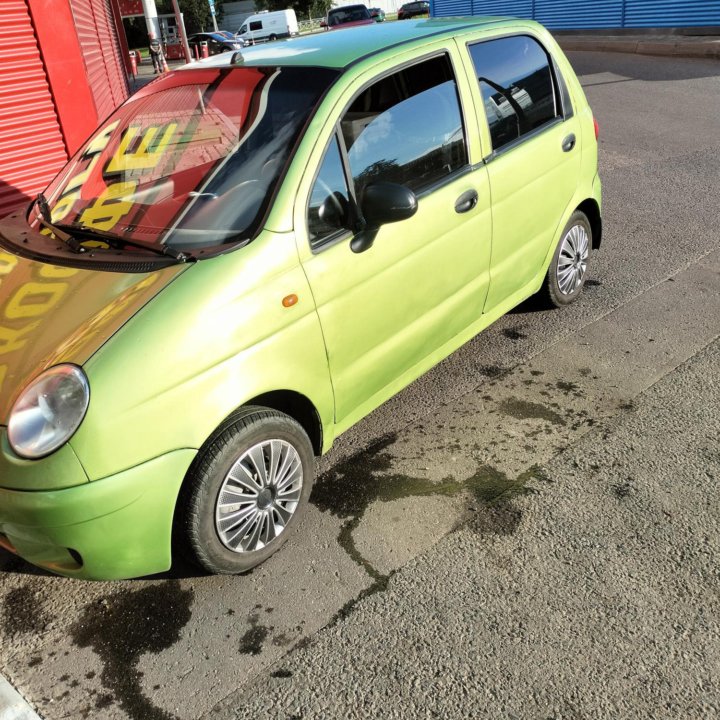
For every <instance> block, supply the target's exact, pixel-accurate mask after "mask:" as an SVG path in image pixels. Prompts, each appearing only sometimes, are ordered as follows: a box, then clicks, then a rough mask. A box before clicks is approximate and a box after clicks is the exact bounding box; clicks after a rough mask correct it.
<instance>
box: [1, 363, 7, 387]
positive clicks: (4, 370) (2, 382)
mask: <svg viewBox="0 0 720 720" xmlns="http://www.w3.org/2000/svg"><path fill="white" fill-rule="evenodd" d="M6 375H7V365H0V393H2V386H3V384H4V383H5V376H6Z"/></svg>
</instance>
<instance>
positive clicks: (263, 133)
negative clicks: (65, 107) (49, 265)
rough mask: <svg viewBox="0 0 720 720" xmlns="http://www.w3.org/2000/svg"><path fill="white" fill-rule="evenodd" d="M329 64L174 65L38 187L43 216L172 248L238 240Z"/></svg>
mask: <svg viewBox="0 0 720 720" xmlns="http://www.w3.org/2000/svg"><path fill="white" fill-rule="evenodd" d="M338 75H339V72H338V71H336V70H330V69H327V68H308V67H245V68H243V67H219V68H203V69H197V70H194V69H193V70H180V71H176V72H174V73H171V74H169V75H168V76H167V77H165V78H163V79H161V80H158V81H156V83H153V85H152V86H149V87H148V88H147V89H145V90H141V91H140V92H139V93H137V94H136V95H134V96H133V97H132V98H131V99H130V100H129V101H128V102H126V103H125V104H124V105H122V106H121V107H120V108H118V110H117V111H116V112H115V113H114V114H113V115H112V116H111V117H110V118H109V119H108V120H107V122H106V123H105V124H104V125H103V126H102V127H101V129H100V130H99V131H98V132H97V133H96V134H95V135H94V136H93V138H92V139H91V140H90V141H89V142H88V143H87V144H86V146H85V147H83V148H82V149H81V150H80V152H79V153H78V154H77V155H76V156H75V157H74V158H73V160H72V161H71V162H70V163H69V164H68V165H67V167H66V169H65V171H64V172H63V173H61V175H60V176H58V178H57V179H56V180H55V181H54V182H53V183H52V185H51V186H50V187H49V188H48V190H47V191H46V196H47V198H48V201H49V204H50V209H51V214H52V219H53V221H54V222H55V223H58V224H62V225H65V226H69V228H70V229H72V228H73V227H76V228H77V227H80V226H82V227H85V228H88V229H91V230H93V229H94V230H100V231H104V232H111V233H112V234H114V235H116V236H117V237H118V238H120V239H127V240H135V241H142V242H144V243H157V244H163V243H165V244H168V245H171V246H174V247H183V248H193V247H213V246H218V245H222V244H224V243H228V242H235V241H239V240H246V239H250V238H252V237H254V236H255V234H256V233H257V232H258V231H259V229H260V227H261V221H262V220H263V218H264V215H265V211H266V210H267V208H268V206H269V204H270V201H271V199H272V196H273V194H274V191H275V188H276V186H277V183H278V182H279V180H280V178H281V177H282V176H283V174H284V172H285V168H286V167H287V165H288V163H289V162H290V160H291V158H292V155H293V150H294V148H295V146H296V143H297V140H298V137H299V136H300V133H301V132H302V130H303V128H304V127H305V125H306V123H307V121H308V119H309V117H310V116H311V114H312V113H313V112H314V109H315V108H316V107H317V104H318V102H319V101H320V99H321V97H322V96H323V95H324V93H325V91H326V90H327V89H328V88H329V87H330V85H331V84H332V83H333V82H334V81H335V79H336V78H337V77H338Z"/></svg>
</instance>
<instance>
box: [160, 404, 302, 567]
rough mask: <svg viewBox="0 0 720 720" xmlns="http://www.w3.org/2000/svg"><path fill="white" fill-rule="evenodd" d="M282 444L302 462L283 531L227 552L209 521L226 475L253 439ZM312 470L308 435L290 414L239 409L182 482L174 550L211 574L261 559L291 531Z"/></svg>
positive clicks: (228, 549)
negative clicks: (248, 547)
mask: <svg viewBox="0 0 720 720" xmlns="http://www.w3.org/2000/svg"><path fill="white" fill-rule="evenodd" d="M269 440H280V441H284V442H285V443H288V444H289V445H290V446H292V448H294V450H295V451H296V452H297V455H298V456H299V459H300V462H301V465H302V488H301V494H300V499H299V501H298V503H297V506H296V508H295V510H294V512H293V513H292V515H291V517H290V519H289V520H288V521H287V523H286V525H285V527H284V529H283V530H282V531H281V532H280V533H279V534H278V535H277V536H276V537H275V538H274V539H272V540H270V541H269V542H268V543H267V544H266V545H265V546H264V547H262V548H260V549H257V550H244V551H241V552H238V551H234V550H231V549H230V548H229V547H228V546H227V545H226V544H225V543H224V542H223V541H222V540H221V537H220V533H219V532H218V529H217V527H216V523H215V511H216V503H217V502H218V499H219V493H220V489H221V488H222V486H223V483H224V481H225V478H226V476H227V475H228V473H229V471H230V469H231V468H232V467H233V465H235V463H236V461H237V460H238V459H239V458H241V457H242V456H243V455H244V453H246V452H247V451H248V450H250V449H251V448H253V447H255V446H256V445H257V444H258V443H262V442H265V441H269ZM314 474H315V458H314V454H313V448H312V444H311V442H310V438H308V436H307V433H306V432H305V430H303V428H302V427H301V426H300V424H299V423H297V422H296V421H295V420H293V418H291V417H289V416H288V415H285V414H284V413H280V412H277V411H275V410H270V409H267V408H261V407H245V408H242V409H241V410H240V411H238V412H237V413H236V414H235V415H233V416H232V417H231V418H229V419H228V421H227V422H226V423H225V424H224V425H223V427H221V428H220V430H219V432H218V433H217V434H216V435H215V436H214V437H213V438H212V439H211V440H210V441H209V442H208V443H207V444H206V445H205V446H204V447H203V448H202V449H201V450H200V452H199V453H198V456H197V458H196V459H195V461H194V462H193V464H192V466H191V467H190V470H189V471H188V474H187V477H186V478H185V482H184V483H183V487H182V490H181V491H180V496H179V498H178V504H177V508H176V511H175V522H174V533H173V534H174V541H175V546H176V549H177V550H179V551H180V552H181V553H182V554H183V555H184V556H185V557H186V558H187V559H188V560H190V561H191V562H193V563H194V564H196V565H199V566H200V567H202V568H204V569H205V570H207V571H208V572H211V573H220V574H236V573H243V572H247V571H248V570H251V569H252V568H254V567H256V566H257V565H259V564H260V563H262V562H264V561H265V560H267V559H268V558H269V557H270V556H271V555H273V554H274V553H275V552H276V551H277V550H279V549H280V547H282V545H283V544H284V543H285V542H286V541H287V540H288V539H289V537H290V535H292V534H294V532H295V526H296V525H297V522H298V520H299V519H300V517H301V516H302V514H303V512H304V511H305V508H306V506H307V503H308V498H309V497H310V492H311V490H312V485H313V479H314Z"/></svg>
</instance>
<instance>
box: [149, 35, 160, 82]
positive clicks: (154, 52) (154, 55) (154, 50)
mask: <svg viewBox="0 0 720 720" xmlns="http://www.w3.org/2000/svg"><path fill="white" fill-rule="evenodd" d="M149 50H150V59H151V60H152V64H153V70H154V71H155V74H156V75H159V74H161V73H162V72H163V52H162V45H161V44H160V41H159V40H158V39H157V38H155V37H153V38H150V46H149Z"/></svg>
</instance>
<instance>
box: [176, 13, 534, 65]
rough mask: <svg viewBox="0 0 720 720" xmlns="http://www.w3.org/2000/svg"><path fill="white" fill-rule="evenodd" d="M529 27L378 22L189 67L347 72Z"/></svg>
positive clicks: (496, 22)
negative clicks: (390, 53)
mask: <svg viewBox="0 0 720 720" xmlns="http://www.w3.org/2000/svg"><path fill="white" fill-rule="evenodd" d="M528 22H529V21H527V20H522V21H520V20H517V19H516V18H500V17H465V18H426V19H424V20H416V21H409V20H405V21H403V22H394V23H385V24H383V23H374V24H373V25H364V26H360V27H350V28H346V29H344V30H342V31H339V30H338V31H336V32H319V33H313V34H311V35H303V36H300V37H295V38H290V39H288V40H282V41H276V42H274V43H263V44H261V45H253V46H250V47H245V48H243V49H242V50H241V51H240V56H239V57H236V55H237V54H236V53H222V54H221V55H214V56H212V57H210V58H207V59H205V60H200V61H198V62H194V63H191V64H189V65H186V66H184V67H186V68H187V69H192V68H198V67H222V66H226V65H229V64H231V61H232V58H233V57H236V64H240V63H242V65H244V66H246V67H261V66H268V65H270V66H273V65H280V66H288V65H293V66H306V67H308V66H309V67H328V68H339V69H342V68H346V67H348V66H349V65H352V64H354V63H355V62H358V61H359V60H362V59H363V58H366V57H368V56H372V55H377V54H379V53H381V52H383V51H384V50H387V49H390V48H393V47H396V46H398V45H404V44H407V43H412V42H415V41H421V40H423V39H433V40H434V39H440V38H442V37H447V36H454V35H459V34H462V33H464V32H470V31H472V30H477V29H481V28H483V27H498V26H504V27H508V28H512V27H513V26H515V25H520V24H522V25H523V26H526V25H527V24H528Z"/></svg>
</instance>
